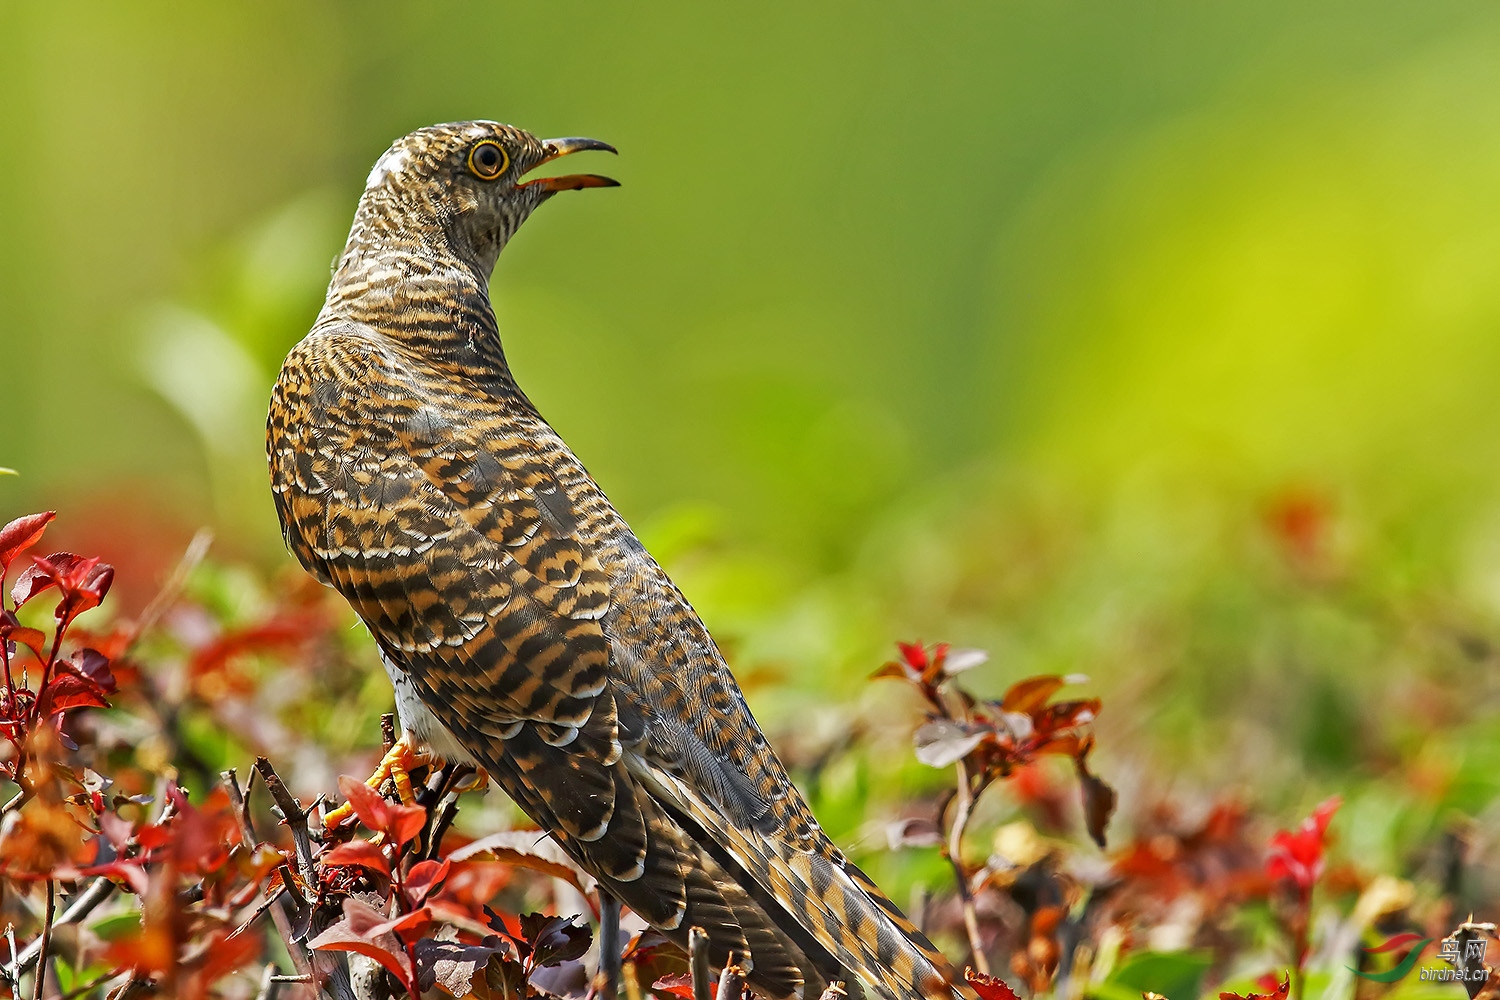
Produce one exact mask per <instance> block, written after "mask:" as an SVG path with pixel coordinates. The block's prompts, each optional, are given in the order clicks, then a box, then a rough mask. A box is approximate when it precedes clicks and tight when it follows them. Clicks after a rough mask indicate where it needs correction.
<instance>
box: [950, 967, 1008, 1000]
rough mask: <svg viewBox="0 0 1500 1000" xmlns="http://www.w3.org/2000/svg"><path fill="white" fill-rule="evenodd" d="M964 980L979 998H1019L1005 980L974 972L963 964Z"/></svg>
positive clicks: (1004, 999) (991, 999)
mask: <svg viewBox="0 0 1500 1000" xmlns="http://www.w3.org/2000/svg"><path fill="white" fill-rule="evenodd" d="M964 981H965V982H967V983H968V984H969V985H970V986H972V987H973V988H974V992H975V993H977V994H978V995H979V1000H1021V998H1020V997H1018V996H1017V995H1016V991H1015V990H1013V989H1011V988H1010V986H1009V985H1008V984H1007V983H1006V982H1005V980H1003V979H1000V978H999V977H997V976H986V975H985V974H984V973H982V972H975V971H974V970H973V969H971V968H969V967H968V966H964Z"/></svg>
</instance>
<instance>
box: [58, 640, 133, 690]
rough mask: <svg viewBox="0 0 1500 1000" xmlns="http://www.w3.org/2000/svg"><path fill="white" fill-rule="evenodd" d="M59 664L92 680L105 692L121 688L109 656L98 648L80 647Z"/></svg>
mask: <svg viewBox="0 0 1500 1000" xmlns="http://www.w3.org/2000/svg"><path fill="white" fill-rule="evenodd" d="M59 666H61V667H62V668H63V669H65V670H69V671H72V672H74V673H76V674H78V676H80V677H83V678H85V679H87V680H89V681H92V682H93V683H94V684H96V685H98V687H99V690H100V691H102V692H104V693H105V694H113V693H114V692H115V691H117V690H119V685H118V684H117V683H116V682H115V675H114V674H113V673H112V672H111V671H110V669H109V657H107V656H105V655H104V654H103V653H101V652H99V651H98V650H97V649H87V648H85V649H80V650H79V651H78V652H76V653H74V654H73V655H72V656H70V657H68V659H67V660H65V661H64V662H63V663H61V664H59Z"/></svg>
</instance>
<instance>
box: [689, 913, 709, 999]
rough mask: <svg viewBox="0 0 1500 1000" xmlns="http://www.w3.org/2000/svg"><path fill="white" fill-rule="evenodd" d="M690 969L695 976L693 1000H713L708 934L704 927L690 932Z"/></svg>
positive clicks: (695, 928) (692, 929)
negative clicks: (709, 969)
mask: <svg viewBox="0 0 1500 1000" xmlns="http://www.w3.org/2000/svg"><path fill="white" fill-rule="evenodd" d="M688 969H689V971H691V972H692V975H693V1000H713V992H712V991H713V987H712V986H711V985H709V984H710V983H711V982H712V980H711V979H710V978H709V971H708V932H707V931H705V930H704V929H703V928H702V927H694V928H691V929H690V930H689V931H688Z"/></svg>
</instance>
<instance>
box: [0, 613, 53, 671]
mask: <svg viewBox="0 0 1500 1000" xmlns="http://www.w3.org/2000/svg"><path fill="white" fill-rule="evenodd" d="M0 642H19V643H20V644H21V645H23V646H25V647H26V648H28V649H30V650H31V651H32V652H33V653H35V654H36V658H37V659H38V660H40V659H41V658H42V655H43V652H44V650H45V649H46V646H47V636H46V634H45V633H43V632H42V630H41V629H37V628H27V627H25V626H24V625H22V624H21V623H20V622H19V621H18V620H17V619H16V615H15V612H14V611H11V610H9V609H0Z"/></svg>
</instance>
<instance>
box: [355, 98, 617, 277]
mask: <svg viewBox="0 0 1500 1000" xmlns="http://www.w3.org/2000/svg"><path fill="white" fill-rule="evenodd" d="M591 149H602V150H605V151H607V152H610V153H613V152H615V148H614V147H613V146H611V145H610V144H609V143H607V142H601V141H600V140H598V139H582V138H566V139H538V138H537V137H536V136H534V135H532V134H531V133H529V132H527V131H525V130H523V129H519V128H515V127H513V126H510V125H502V124H500V123H499V122H489V121H472V122H454V123H451V124H447V125H433V126H430V127H428V128H422V129H418V130H417V131H415V132H412V133H411V134H409V135H406V136H403V137H402V138H400V139H397V140H396V141H395V142H394V143H393V144H392V145H391V148H390V149H388V150H386V151H385V153H384V154H383V155H382V156H381V157H380V159H379V160H377V161H376V163H375V167H374V169H372V170H371V171H370V177H369V180H368V181H366V183H365V193H364V196H363V197H362V198H361V199H360V207H359V212H358V213H357V214H356V217H355V226H354V232H353V233H351V234H350V242H351V244H353V243H354V242H355V239H356V237H360V238H362V239H363V240H364V241H365V242H367V243H373V244H376V245H379V246H386V247H389V246H392V245H393V244H407V245H411V244H413V243H416V244H419V245H420V246H421V248H423V249H425V250H426V251H428V252H437V253H441V252H443V251H448V252H451V253H453V254H454V255H455V256H457V257H459V258H460V259H462V260H464V261H466V262H468V263H470V264H473V265H474V266H476V267H477V268H479V269H480V270H481V272H482V273H483V274H485V275H488V273H489V272H490V270H492V269H493V268H494V266H495V260H496V258H498V257H499V255H500V251H501V250H502V249H503V248H504V246H505V244H506V242H507V241H508V240H509V239H510V238H511V236H513V235H514V234H515V231H516V230H517V229H518V228H519V227H520V225H521V223H523V222H525V221H526V218H527V216H529V215H530V214H531V213H532V212H533V211H534V210H535V209H536V207H537V206H538V205H540V204H541V203H542V202H544V201H546V200H547V199H549V198H551V197H552V196H553V195H555V194H557V193H558V192H560V191H577V190H581V189H583V188H591V187H616V186H618V184H619V182H618V181H615V180H611V179H610V178H608V177H602V176H600V175H598V174H569V175H566V176H561V177H536V178H531V179H527V175H528V174H529V173H530V172H531V171H533V170H535V169H536V168H537V167H540V166H541V165H542V164H544V163H549V162H551V161H552V160H555V159H557V158H558V157H562V156H567V155H569V154H570V153H577V152H580V151H582V150H591ZM413 249H416V248H415V247H413Z"/></svg>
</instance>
